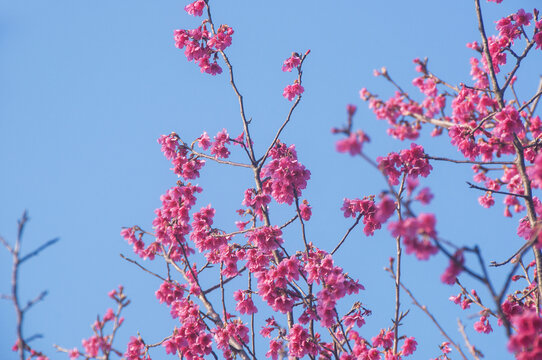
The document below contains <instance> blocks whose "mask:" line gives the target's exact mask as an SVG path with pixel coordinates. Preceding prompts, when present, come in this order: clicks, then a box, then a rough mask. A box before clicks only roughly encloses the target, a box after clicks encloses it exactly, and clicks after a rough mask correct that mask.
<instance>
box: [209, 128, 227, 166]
mask: <svg viewBox="0 0 542 360" xmlns="http://www.w3.org/2000/svg"><path fill="white" fill-rule="evenodd" d="M214 139H215V142H214V143H213V144H212V145H211V154H213V155H214V156H215V157H217V158H224V159H225V158H228V157H229V156H230V151H229V150H228V149H227V148H226V144H229V143H230V136H229V135H228V132H227V131H226V129H222V131H221V132H219V133H218V134H216V136H215V137H214Z"/></svg>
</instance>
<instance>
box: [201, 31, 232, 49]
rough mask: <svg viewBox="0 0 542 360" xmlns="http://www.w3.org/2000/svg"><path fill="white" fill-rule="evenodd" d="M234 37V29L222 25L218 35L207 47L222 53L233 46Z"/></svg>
mask: <svg viewBox="0 0 542 360" xmlns="http://www.w3.org/2000/svg"><path fill="white" fill-rule="evenodd" d="M232 35H233V29H232V28H231V27H229V26H228V25H222V26H220V27H219V28H218V31H217V32H216V35H214V36H213V37H212V38H211V39H209V41H208V42H207V46H209V47H211V48H214V49H216V50H218V51H222V50H224V49H226V48H227V47H228V46H230V45H231V41H232V37H231V36H232Z"/></svg>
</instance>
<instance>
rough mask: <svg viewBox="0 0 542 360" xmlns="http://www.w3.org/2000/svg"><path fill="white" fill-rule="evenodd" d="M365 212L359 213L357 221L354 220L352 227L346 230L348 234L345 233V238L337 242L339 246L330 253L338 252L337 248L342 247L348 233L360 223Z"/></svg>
mask: <svg viewBox="0 0 542 360" xmlns="http://www.w3.org/2000/svg"><path fill="white" fill-rule="evenodd" d="M362 216H363V214H362V213H360V214H359V215H358V217H357V218H356V221H355V222H354V224H353V225H352V226H350V228H349V229H348V230H347V231H346V234H344V236H343V238H342V239H341V241H339V243H338V244H337V246H335V249H333V251H332V252H331V253H330V254H331V255H333V254H335V253H336V252H337V250H339V248H340V247H341V245H342V244H343V243H344V241H345V240H346V238H347V237H348V235H349V234H350V232H352V230H354V228H355V227H356V226H357V225H358V224H359V221H360V220H361V218H362Z"/></svg>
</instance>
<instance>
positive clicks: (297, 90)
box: [282, 80, 305, 101]
mask: <svg viewBox="0 0 542 360" xmlns="http://www.w3.org/2000/svg"><path fill="white" fill-rule="evenodd" d="M304 91H305V89H304V88H303V86H301V85H300V84H299V81H298V80H296V81H295V82H294V83H293V84H292V85H288V86H286V87H285V88H284V92H283V93H282V96H284V97H285V98H287V99H288V100H289V101H292V100H293V99H294V98H295V97H296V96H298V95H299V96H301V94H303V92H304Z"/></svg>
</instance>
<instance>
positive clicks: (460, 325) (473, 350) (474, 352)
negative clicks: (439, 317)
mask: <svg viewBox="0 0 542 360" xmlns="http://www.w3.org/2000/svg"><path fill="white" fill-rule="evenodd" d="M457 326H458V328H459V332H460V333H461V335H462V336H463V340H464V341H465V345H466V346H467V349H468V350H469V352H470V353H471V355H472V356H473V357H474V358H475V359H476V360H480V358H479V357H478V354H479V353H480V352H479V351H478V350H477V349H476V348H475V347H474V346H473V345H472V344H471V343H470V341H469V338H468V336H467V333H466V332H465V326H464V325H463V323H462V322H461V320H459V318H458V319H457ZM482 357H483V356H482Z"/></svg>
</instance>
